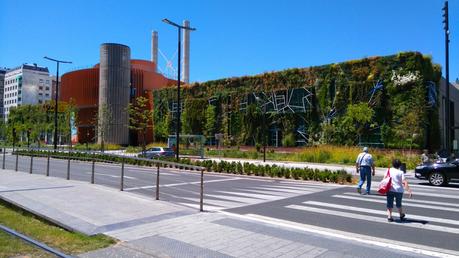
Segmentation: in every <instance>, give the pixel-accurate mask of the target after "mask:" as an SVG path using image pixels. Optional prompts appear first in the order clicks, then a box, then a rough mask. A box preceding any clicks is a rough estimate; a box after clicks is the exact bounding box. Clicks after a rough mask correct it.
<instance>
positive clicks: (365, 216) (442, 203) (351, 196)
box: [285, 185, 459, 234]
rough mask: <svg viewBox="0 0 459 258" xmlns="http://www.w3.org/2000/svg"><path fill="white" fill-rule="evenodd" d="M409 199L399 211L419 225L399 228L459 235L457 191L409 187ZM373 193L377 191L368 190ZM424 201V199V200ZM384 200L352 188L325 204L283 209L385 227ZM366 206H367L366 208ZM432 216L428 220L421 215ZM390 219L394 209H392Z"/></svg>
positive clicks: (403, 224) (315, 203) (301, 205)
mask: <svg viewBox="0 0 459 258" xmlns="http://www.w3.org/2000/svg"><path fill="white" fill-rule="evenodd" d="M411 188H412V189H413V198H412V199H409V198H407V197H406V196H405V197H404V198H403V208H404V211H405V212H406V213H407V218H409V219H414V220H419V221H416V222H419V223H410V221H409V220H408V222H407V223H406V222H404V223H398V224H399V225H401V226H406V227H416V228H422V229H426V230H434V231H440V232H448V233H453V234H459V188H448V189H443V188H432V187H430V188H428V189H426V188H424V187H423V186H416V185H414V186H411ZM372 190H374V192H376V190H377V189H372ZM426 198H427V199H426ZM385 204H386V197H385V196H381V195H377V194H373V195H360V194H358V193H356V192H355V190H354V189H353V188H350V187H349V188H347V189H346V191H343V192H342V193H338V194H332V195H331V198H329V199H328V200H327V201H326V202H324V201H323V200H307V201H303V202H301V203H300V204H291V205H286V206H285V208H287V209H294V210H301V211H306V212H312V213H319V214H329V215H333V216H337V217H344V218H351V219H358V220H367V221H372V222H378V223H379V222H381V223H387V221H386V220H385V218H386V216H387V214H386V210H385ZM368 205H371V206H370V207H371V208H369V206H368ZM425 213H428V214H432V215H431V216H426V215H424V214H425ZM394 215H398V214H397V209H396V208H394Z"/></svg>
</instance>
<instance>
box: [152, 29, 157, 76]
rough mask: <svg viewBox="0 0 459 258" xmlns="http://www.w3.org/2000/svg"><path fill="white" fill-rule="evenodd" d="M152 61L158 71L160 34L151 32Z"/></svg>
mask: <svg viewBox="0 0 459 258" xmlns="http://www.w3.org/2000/svg"><path fill="white" fill-rule="evenodd" d="M151 61H152V62H153V63H155V66H156V71H158V32H157V31H152V32H151Z"/></svg>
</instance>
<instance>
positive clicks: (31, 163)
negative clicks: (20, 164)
mask: <svg viewBox="0 0 459 258" xmlns="http://www.w3.org/2000/svg"><path fill="white" fill-rule="evenodd" d="M32 170H33V155H30V170H29V173H30V174H32Z"/></svg>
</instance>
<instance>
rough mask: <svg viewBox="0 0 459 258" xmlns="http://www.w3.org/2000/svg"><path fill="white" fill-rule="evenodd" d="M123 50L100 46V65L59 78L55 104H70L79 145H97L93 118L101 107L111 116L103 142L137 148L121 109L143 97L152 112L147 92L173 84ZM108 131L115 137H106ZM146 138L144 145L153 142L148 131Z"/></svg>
mask: <svg viewBox="0 0 459 258" xmlns="http://www.w3.org/2000/svg"><path fill="white" fill-rule="evenodd" d="M126 48H128V47H127V46H124V45H120V44H112V43H109V44H102V45H101V48H100V51H101V56H100V58H101V59H100V64H96V65H95V66H94V67H92V68H89V69H82V70H75V71H71V72H68V73H66V74H64V75H63V76H62V78H61V84H60V86H59V87H60V89H59V90H60V94H59V95H60V96H59V100H60V101H65V102H70V101H71V102H73V103H74V104H75V105H76V107H77V109H78V114H77V118H78V119H77V124H76V127H77V134H78V142H80V143H86V142H97V141H98V140H97V139H98V138H100V135H99V137H98V136H97V132H96V129H97V127H96V123H95V118H96V117H97V114H98V112H100V108H101V106H102V105H105V106H106V107H107V108H108V111H109V113H110V114H111V116H112V119H111V120H112V121H111V122H110V126H109V129H108V130H107V132H108V134H107V135H106V136H108V137H105V142H106V143H112V144H120V145H127V144H129V145H137V144H138V142H139V141H140V139H141V138H140V136H139V135H138V134H137V133H135V132H133V131H130V130H128V122H127V120H126V119H127V117H126V116H127V114H126V111H125V110H126V109H125V108H126V107H127V105H128V104H129V103H132V102H133V101H134V99H135V98H136V97H139V96H144V97H146V98H148V99H149V100H150V102H149V106H148V108H149V109H152V108H153V103H152V100H151V91H152V90H155V89H160V88H163V87H168V86H174V85H175V84H176V83H177V82H176V81H175V80H171V79H168V78H166V77H165V76H163V75H162V74H160V73H158V72H157V71H156V64H155V63H153V62H151V61H147V60H136V59H130V54H128V53H127V52H128V50H127V49H126ZM129 52H130V51H129ZM117 76H121V77H122V78H118V77H117ZM115 77H116V78H115ZM99 122H100V121H99ZM152 126H153V125H152ZM110 131H112V132H116V133H112V134H110ZM146 138H147V139H146V140H147V142H150V141H152V140H153V133H152V130H149V131H148V133H147V137H146Z"/></svg>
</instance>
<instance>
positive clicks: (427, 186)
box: [410, 184, 459, 191]
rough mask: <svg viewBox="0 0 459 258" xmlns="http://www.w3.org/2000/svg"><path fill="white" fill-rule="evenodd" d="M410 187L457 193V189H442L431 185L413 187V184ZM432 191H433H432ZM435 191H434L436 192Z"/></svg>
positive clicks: (458, 189)
mask: <svg viewBox="0 0 459 258" xmlns="http://www.w3.org/2000/svg"><path fill="white" fill-rule="evenodd" d="M410 187H414V188H426V189H432V188H434V189H438V190H446V191H459V188H450V187H448V188H444V187H437V186H431V185H415V184H410ZM432 190H433V189H432ZM438 190H436V191H438Z"/></svg>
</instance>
